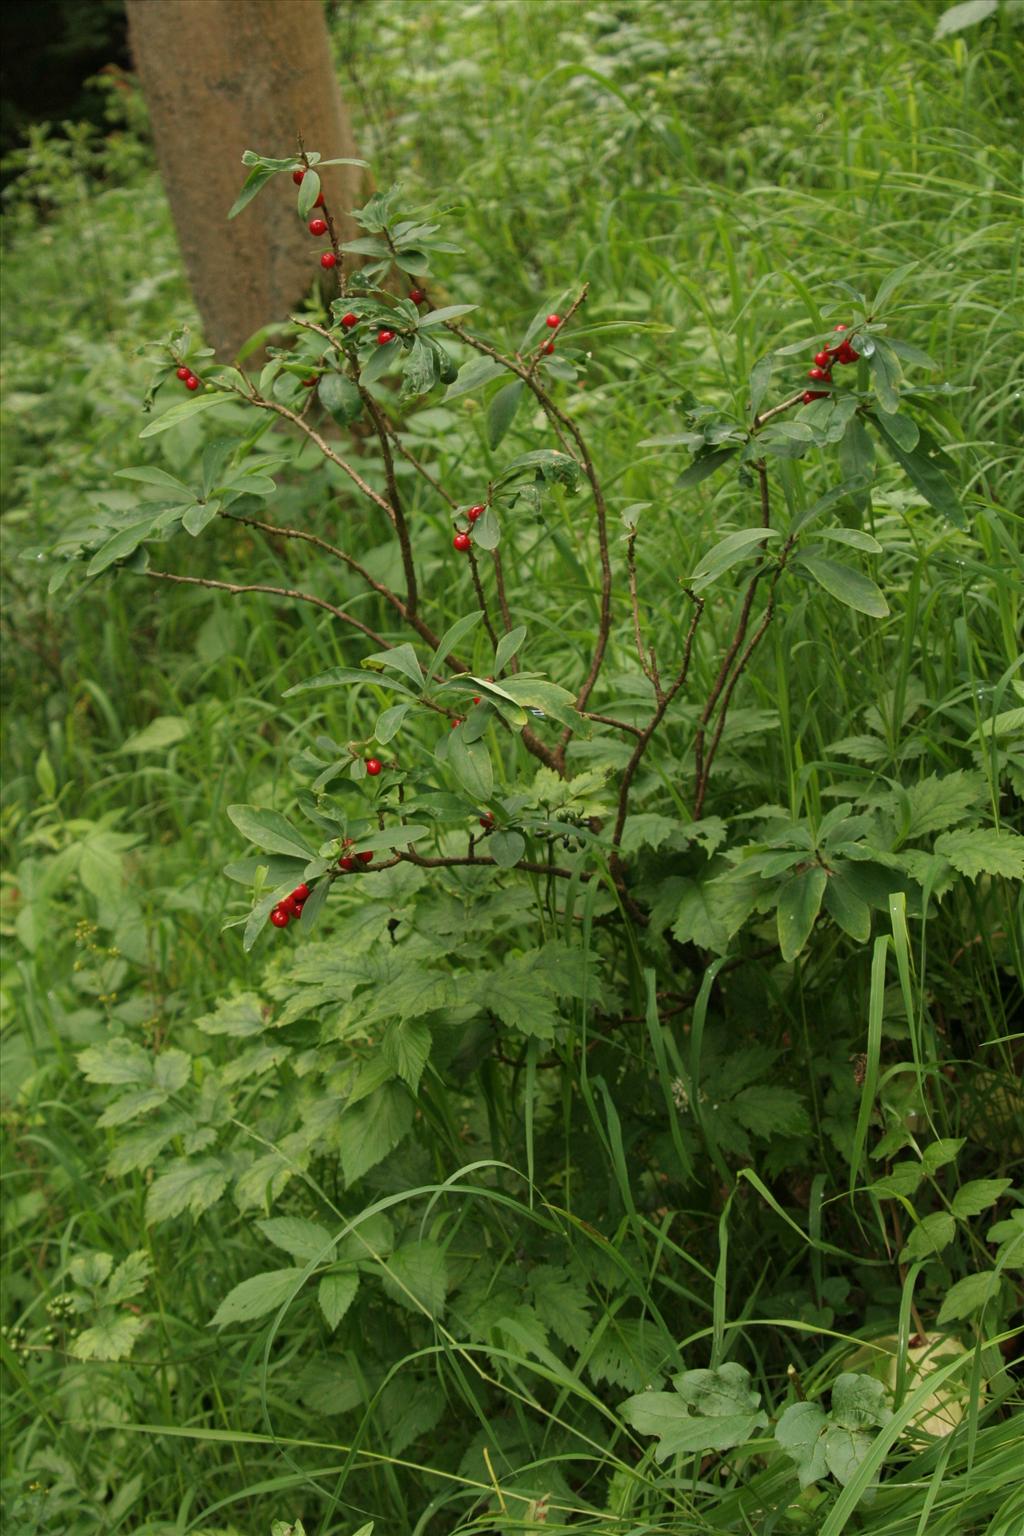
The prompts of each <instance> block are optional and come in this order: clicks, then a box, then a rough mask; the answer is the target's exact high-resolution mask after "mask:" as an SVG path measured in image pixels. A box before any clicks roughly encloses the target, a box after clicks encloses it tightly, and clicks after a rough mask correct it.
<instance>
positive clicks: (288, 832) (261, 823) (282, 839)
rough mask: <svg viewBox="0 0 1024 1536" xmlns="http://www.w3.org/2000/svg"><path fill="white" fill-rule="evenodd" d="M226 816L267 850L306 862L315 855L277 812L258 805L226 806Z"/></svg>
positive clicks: (246, 836)
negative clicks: (263, 808)
mask: <svg viewBox="0 0 1024 1536" xmlns="http://www.w3.org/2000/svg"><path fill="white" fill-rule="evenodd" d="M228 818H229V820H230V821H231V822H232V823H233V824H234V825H235V826H236V827H237V828H238V830H239V832H241V834H242V836H243V837H245V838H248V840H249V842H250V843H255V844H256V847H257V848H262V849H264V851H265V852H267V853H284V854H288V855H289V856H290V857H291V858H296V859H305V860H307V861H308V860H310V859H312V858H314V857H315V856H316V850H315V849H314V848H312V847H311V846H310V844H309V843H308V842H307V841H306V839H305V838H304V837H303V835H302V833H301V832H299V831H298V830H297V829H296V828H295V827H293V826H292V824H291V822H290V821H287V820H286V819H285V817H284V816H282V815H281V813H280V812H279V811H265V810H261V809H260V807H259V806H257V805H229V806H228Z"/></svg>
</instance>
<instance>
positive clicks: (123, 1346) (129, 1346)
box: [70, 1308, 146, 1360]
mask: <svg viewBox="0 0 1024 1536" xmlns="http://www.w3.org/2000/svg"><path fill="white" fill-rule="evenodd" d="M145 1326H146V1322H145V1319H144V1318H141V1317H135V1316H133V1315H132V1313H130V1312H115V1311H114V1310H113V1309H112V1308H111V1309H110V1310H107V1309H104V1311H102V1312H101V1313H100V1315H99V1317H98V1318H97V1320H96V1322H95V1323H94V1324H93V1326H92V1327H91V1328H86V1329H84V1330H83V1332H82V1333H80V1334H79V1335H78V1337H77V1338H76V1339H72V1341H71V1348H70V1353H71V1355H73V1357H74V1358H75V1359H76V1360H126V1359H127V1358H128V1356H129V1355H130V1354H131V1352H132V1350H133V1349H134V1347H135V1343H136V1340H137V1339H138V1337H139V1335H140V1333H142V1331H143V1329H144V1328H145Z"/></svg>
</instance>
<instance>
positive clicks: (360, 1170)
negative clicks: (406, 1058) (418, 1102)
mask: <svg viewBox="0 0 1024 1536" xmlns="http://www.w3.org/2000/svg"><path fill="white" fill-rule="evenodd" d="M413 1110H414V1103H413V1100H412V1099H411V1098H410V1096H409V1093H408V1090H407V1089H406V1088H403V1087H401V1086H400V1085H399V1084H398V1083H385V1084H384V1085H383V1087H381V1088H378V1089H376V1090H375V1092H373V1093H371V1094H369V1095H368V1096H367V1097H366V1098H365V1099H362V1100H361V1101H360V1102H359V1103H358V1104H353V1105H351V1106H350V1107H346V1109H345V1110H344V1111H343V1113H342V1116H341V1121H340V1123H339V1125H338V1131H337V1138H338V1152H339V1154H340V1156H341V1166H342V1171H343V1173H344V1175H345V1183H346V1184H348V1185H352V1184H354V1183H355V1182H356V1180H357V1179H360V1178H362V1176H363V1174H364V1173H366V1172H367V1171H368V1170H369V1169H370V1168H374V1167H376V1165H377V1164H378V1163H379V1162H380V1161H381V1160H382V1159H383V1158H385V1157H387V1155H388V1153H389V1152H392V1151H394V1149H395V1147H397V1146H398V1143H399V1142H400V1141H401V1140H402V1138H403V1137H404V1136H406V1135H408V1133H409V1131H410V1129H411V1128H412V1119H413Z"/></svg>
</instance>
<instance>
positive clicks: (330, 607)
mask: <svg viewBox="0 0 1024 1536" xmlns="http://www.w3.org/2000/svg"><path fill="white" fill-rule="evenodd" d="M142 574H143V575H144V576H148V577H149V578H150V579H151V580H152V581H174V582H178V583H180V585H182V586H187V587H212V588H214V589H215V590H216V591H218V592H230V594H231V596H232V597H237V596H238V595H239V594H240V593H242V592H264V593H266V594H267V595H268V596H270V597H291V598H294V599H296V601H298V602H300V603H312V604H313V606H314V607H316V608H323V609H324V610H325V611H326V612H327V613H330V614H333V615H334V617H335V618H336V619H340V620H341V621H342V623H343V624H351V625H352V627H353V629H358V630H361V631H362V633H363V634H364V635H366V636H367V637H368V638H369V639H370V640H372V641H373V642H374V644H375V645H379V646H380V647H381V649H382V650H386V651H390V650H392V649H393V646H392V645H391V643H390V641H388V640H385V639H384V637H383V635H378V633H377V631H376V630H375V629H371V628H370V626H369V625H368V624H364V623H363V622H362V620H361V619H356V618H353V617H352V615H351V614H350V613H346V612H345V611H344V609H343V608H336V607H335V605H334V604H333V603H329V602H328V601H327V599H326V598H324V597H316V596H315V595H314V593H312V592H299V591H297V590H296V589H295V588H294V587H272V586H269V585H267V584H266V583H264V582H244V583H240V582H233V581H213V580H211V579H210V577H208V576H177V575H175V574H174V572H173V571H143V572H142Z"/></svg>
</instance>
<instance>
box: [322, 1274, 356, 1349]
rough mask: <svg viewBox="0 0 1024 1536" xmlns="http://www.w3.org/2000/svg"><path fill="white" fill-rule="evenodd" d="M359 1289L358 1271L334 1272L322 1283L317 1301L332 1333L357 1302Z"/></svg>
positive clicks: (325, 1276)
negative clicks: (354, 1302)
mask: <svg viewBox="0 0 1024 1536" xmlns="http://www.w3.org/2000/svg"><path fill="white" fill-rule="evenodd" d="M358 1289H359V1271H358V1270H356V1269H341V1270H334V1271H332V1272H331V1273H330V1274H328V1275H324V1277H323V1278H322V1280H321V1281H320V1284H319V1286H318V1287H317V1293H316V1299H317V1302H318V1304H319V1307H320V1311H321V1312H322V1313H323V1317H324V1322H325V1323H326V1324H327V1326H328V1328H329V1329H330V1330H331V1332H332V1333H333V1332H334V1330H335V1329H336V1328H337V1326H338V1324H339V1323H340V1322H341V1320H342V1318H343V1317H344V1316H345V1313H346V1312H347V1311H348V1309H349V1307H350V1306H351V1305H352V1303H353V1301H355V1299H356V1292H357V1291H358Z"/></svg>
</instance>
